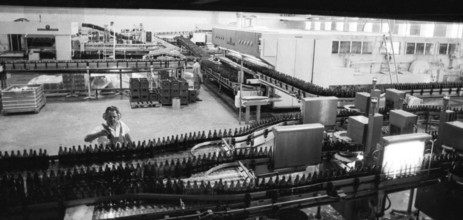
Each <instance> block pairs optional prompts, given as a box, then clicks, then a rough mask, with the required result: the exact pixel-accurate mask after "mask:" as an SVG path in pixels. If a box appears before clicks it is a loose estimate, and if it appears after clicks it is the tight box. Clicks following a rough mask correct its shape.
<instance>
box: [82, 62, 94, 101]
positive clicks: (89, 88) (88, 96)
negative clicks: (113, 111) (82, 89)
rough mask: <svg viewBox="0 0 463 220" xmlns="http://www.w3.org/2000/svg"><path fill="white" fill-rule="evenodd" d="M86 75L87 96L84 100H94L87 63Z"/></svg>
mask: <svg viewBox="0 0 463 220" xmlns="http://www.w3.org/2000/svg"><path fill="white" fill-rule="evenodd" d="M87 74H88V95H87V97H85V98H84V99H95V96H92V80H91V74H90V67H89V66H88V63H87Z"/></svg>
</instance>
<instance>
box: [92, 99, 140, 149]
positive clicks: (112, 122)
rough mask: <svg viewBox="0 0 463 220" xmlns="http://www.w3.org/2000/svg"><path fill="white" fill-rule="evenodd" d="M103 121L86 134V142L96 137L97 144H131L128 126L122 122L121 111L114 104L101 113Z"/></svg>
mask: <svg viewBox="0 0 463 220" xmlns="http://www.w3.org/2000/svg"><path fill="white" fill-rule="evenodd" d="M103 119H104V120H105V121H106V123H103V124H101V125H99V126H97V127H95V128H94V129H93V130H92V131H91V132H90V133H89V134H88V135H87V136H85V139H84V140H85V141H86V142H92V141H93V140H95V139H97V141H98V144H103V145H106V144H110V145H116V144H131V143H132V138H131V137H130V134H129V133H130V129H129V127H128V126H127V125H126V124H125V123H124V122H122V121H121V120H120V119H121V113H120V111H119V109H118V108H117V107H116V106H109V107H108V108H106V111H105V112H104V113H103Z"/></svg>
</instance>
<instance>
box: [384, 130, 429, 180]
mask: <svg viewBox="0 0 463 220" xmlns="http://www.w3.org/2000/svg"><path fill="white" fill-rule="evenodd" d="M430 139H431V136H430V135H429V134H424V133H414V134H404V135H393V136H387V137H383V138H382V139H381V141H380V143H381V146H382V152H381V157H380V158H381V159H380V160H379V161H378V162H379V164H381V165H382V166H383V170H384V173H385V174H386V176H387V177H389V178H395V177H397V175H398V174H400V173H406V174H407V175H409V174H416V172H417V171H418V170H420V169H421V163H422V159H423V155H424V148H425V142H426V141H427V140H430Z"/></svg>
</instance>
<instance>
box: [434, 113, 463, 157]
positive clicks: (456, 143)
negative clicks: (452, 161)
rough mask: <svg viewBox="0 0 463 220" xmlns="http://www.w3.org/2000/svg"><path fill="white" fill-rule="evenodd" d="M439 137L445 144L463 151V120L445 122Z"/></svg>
mask: <svg viewBox="0 0 463 220" xmlns="http://www.w3.org/2000/svg"><path fill="white" fill-rule="evenodd" d="M439 139H440V141H441V143H442V144H443V145H445V146H448V147H452V148H454V149H455V150H457V151H460V152H463V122H461V121H452V122H446V123H444V125H443V127H442V132H439Z"/></svg>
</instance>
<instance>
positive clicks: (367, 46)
mask: <svg viewBox="0 0 463 220" xmlns="http://www.w3.org/2000/svg"><path fill="white" fill-rule="evenodd" d="M372 53H373V43H372V42H363V47H362V54H372Z"/></svg>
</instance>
